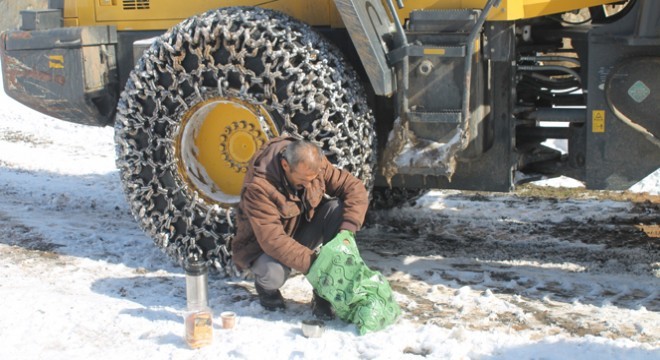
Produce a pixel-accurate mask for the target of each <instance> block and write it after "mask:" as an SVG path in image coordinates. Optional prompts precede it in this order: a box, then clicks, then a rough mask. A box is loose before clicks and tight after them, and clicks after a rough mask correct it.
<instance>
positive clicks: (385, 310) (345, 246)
mask: <svg viewBox="0 0 660 360" xmlns="http://www.w3.org/2000/svg"><path fill="white" fill-rule="evenodd" d="M306 276H307V280H309V282H310V283H311V284H312V286H313V287H314V290H316V292H317V293H318V294H319V296H321V297H322V298H324V299H326V300H328V301H329V302H330V303H331V304H332V306H333V307H334V308H335V312H336V314H337V316H338V317H339V318H340V319H342V320H344V321H347V322H351V323H354V324H356V325H357V327H358V331H359V333H360V335H364V334H365V333H367V332H369V331H378V330H381V329H384V328H385V327H387V326H388V325H390V324H392V323H394V321H396V319H397V318H398V317H399V315H400V314H401V309H399V304H397V302H396V301H394V298H393V297H392V289H391V288H390V284H389V283H388V282H387V280H386V279H385V278H384V277H383V275H382V274H381V273H379V272H378V271H374V270H370V269H369V268H368V267H367V265H365V264H364V261H363V260H362V258H361V257H360V252H359V251H358V248H357V246H356V245H355V239H354V238H353V234H352V233H351V232H350V231H346V230H345V231H341V232H340V233H339V234H337V236H335V238H334V239H332V240H331V241H330V242H328V243H327V244H325V245H323V247H322V248H321V251H320V253H319V254H318V256H317V258H316V260H315V261H314V263H313V264H312V266H311V267H310V269H309V272H308V273H307V275H306Z"/></svg>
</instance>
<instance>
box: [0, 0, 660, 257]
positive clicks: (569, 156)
mask: <svg viewBox="0 0 660 360" xmlns="http://www.w3.org/2000/svg"><path fill="white" fill-rule="evenodd" d="M20 15H21V18H22V24H21V28H20V29H17V30H12V31H7V32H5V33H3V34H2V37H1V43H0V50H1V52H2V71H3V79H4V87H5V91H6V93H7V94H8V95H9V96H11V97H13V98H14V99H16V100H18V101H20V102H22V103H23V104H25V105H26V106H28V107H30V108H33V109H36V110H38V111H40V112H42V113H44V114H48V115H51V116H53V117H55V118H58V119H62V120H66V121H71V122H75V123H79V124H88V125H95V126H114V128H115V140H116V148H117V166H118V168H119V170H120V174H121V180H122V182H123V186H124V189H125V192H126V194H127V198H128V201H129V203H130V206H131V209H132V211H133V213H134V215H135V217H136V218H137V220H138V221H139V223H140V224H141V226H142V228H143V229H144V230H145V231H146V232H147V233H149V234H150V236H151V237H152V238H153V239H154V241H155V243H156V244H157V245H158V246H160V247H162V248H163V249H165V250H166V251H167V252H168V253H169V254H170V255H171V256H172V257H173V258H174V259H177V260H178V261H182V260H183V259H185V258H187V257H190V256H195V255H204V256H205V257H206V259H208V260H209V261H212V262H213V263H214V264H216V265H217V266H218V267H222V266H224V265H226V264H227V262H228V260H229V258H230V256H231V249H230V248H229V247H228V239H230V238H231V234H232V226H231V224H232V222H231V218H232V209H233V206H234V205H235V204H236V202H237V201H238V199H239V193H240V188H241V184H242V179H243V174H244V173H245V171H246V167H247V164H248V162H249V160H250V158H251V156H252V155H253V154H254V152H255V151H256V150H257V149H258V148H259V147H260V146H261V145H262V144H264V143H265V142H266V141H268V139H269V138H272V137H274V136H277V135H279V134H282V133H285V132H286V133H290V134H295V135H298V136H301V137H303V138H306V139H309V140H312V141H315V142H317V143H318V144H320V145H321V146H322V147H323V149H324V151H325V152H326V154H327V156H328V158H329V159H330V160H331V161H332V162H333V163H335V164H336V165H337V166H339V167H341V168H344V169H347V170H349V171H351V172H352V173H353V174H355V175H356V176H357V177H359V178H360V179H362V180H363V181H364V183H365V185H366V186H367V187H368V189H369V190H370V191H371V194H372V199H373V200H372V201H373V203H374V205H379V206H393V205H397V204H400V203H401V202H404V201H407V200H409V199H411V198H413V197H414V196H416V195H418V194H419V193H420V192H421V191H424V190H425V189H429V188H454V189H466V190H487V191H509V190H510V189H512V188H513V186H515V184H516V182H517V179H518V178H517V177H516V176H515V175H516V174H527V175H529V176H531V175H534V174H543V175H545V176H558V175H567V176H570V177H573V178H576V179H579V180H582V181H584V182H585V183H586V185H587V187H589V188H594V189H624V188H627V187H629V186H630V185H632V184H634V183H635V182H637V181H639V180H640V179H642V178H643V177H644V176H646V175H647V174H649V173H651V172H652V171H654V170H656V169H658V168H659V167H660V120H659V116H658V113H659V111H658V110H659V109H658V108H659V105H658V104H660V95H659V94H660V78H659V77H660V75H659V74H660V72H659V71H658V69H659V66H658V64H659V63H660V25H659V24H660V21H659V19H660V2H658V1H650V0H629V1H611V0H610V1H608V0H447V1H437V0H416V1H415V0H407V1H401V0H398V1H396V2H395V1H393V0H334V1H331V0H314V1H311V0H271V1H263V0H261V1H249V0H242V1H241V0H207V1H197V0H196V1H178V0H59V1H58V0H51V1H50V2H49V9H46V10H26V11H22V12H21V14H20ZM552 139H559V140H562V141H565V142H566V143H567V145H568V146H567V151H565V152H564V151H559V150H556V149H554V148H551V147H549V146H547V144H548V143H547V141H548V140H552Z"/></svg>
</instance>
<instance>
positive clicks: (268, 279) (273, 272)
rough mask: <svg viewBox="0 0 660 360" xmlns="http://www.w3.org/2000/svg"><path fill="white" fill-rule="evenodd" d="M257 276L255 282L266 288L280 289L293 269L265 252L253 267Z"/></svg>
mask: <svg viewBox="0 0 660 360" xmlns="http://www.w3.org/2000/svg"><path fill="white" fill-rule="evenodd" d="M251 270H252V272H253V273H254V276H255V282H256V283H258V284H259V285H260V286H261V287H262V288H264V289H266V290H275V289H279V288H281V287H282V285H284V283H285V282H286V280H287V279H288V278H289V274H290V273H291V270H290V269H289V268H288V267H286V266H284V265H282V264H281V263H280V262H279V261H277V260H275V259H273V258H272V257H270V256H268V255H266V254H263V255H261V256H260V257H259V258H258V259H257V261H255V263H254V265H252V268H251Z"/></svg>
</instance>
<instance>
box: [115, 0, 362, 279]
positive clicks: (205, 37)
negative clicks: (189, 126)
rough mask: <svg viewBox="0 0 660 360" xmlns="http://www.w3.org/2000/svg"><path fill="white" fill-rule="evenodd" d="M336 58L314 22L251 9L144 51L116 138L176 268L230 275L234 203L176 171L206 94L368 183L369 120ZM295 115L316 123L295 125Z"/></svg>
mask: <svg viewBox="0 0 660 360" xmlns="http://www.w3.org/2000/svg"><path fill="white" fill-rule="evenodd" d="M257 59H258V66H254V63H255V61H256V60H257ZM341 59H342V57H341V55H339V53H338V51H337V50H336V49H334V48H333V47H332V46H330V45H329V44H328V43H327V41H325V40H324V39H322V38H321V37H319V36H318V35H317V34H316V33H314V32H313V30H312V29H311V28H309V27H307V26H306V25H304V24H301V23H300V22H298V21H296V20H293V19H291V18H289V17H287V16H285V15H283V14H280V13H277V12H273V11H268V10H264V9H257V8H226V9H220V10H215V11H210V12H208V13H206V14H204V15H202V16H199V17H192V18H190V19H188V20H186V21H184V22H183V23H181V24H179V25H178V26H176V27H174V28H172V29H171V30H170V31H168V32H167V33H166V34H164V35H163V36H162V37H160V38H159V39H158V40H157V41H156V42H155V43H154V44H153V45H152V46H151V48H150V49H149V50H148V51H146V52H145V54H144V55H143V57H142V58H141V60H140V61H139V62H138V64H137V66H136V68H135V69H134V71H133V72H131V74H130V78H129V80H128V82H127V86H126V89H125V91H124V92H123V93H122V97H121V100H120V103H119V108H118V115H117V120H116V123H115V141H116V146H117V167H118V168H119V169H120V171H121V178H122V183H123V186H124V188H125V191H126V193H127V197H128V201H129V203H130V205H131V208H132V210H133V213H134V215H135V217H136V218H137V219H138V221H139V222H140V224H141V226H142V227H143V228H144V229H145V231H147V233H148V234H149V235H150V236H151V237H152V238H153V240H154V242H155V244H156V245H157V246H159V247H160V248H162V249H164V250H165V251H166V253H168V255H170V256H171V257H173V258H174V259H175V260H176V261H177V262H178V263H179V264H182V263H183V260H184V259H185V258H187V257H191V256H206V258H207V259H208V260H209V262H210V263H211V264H213V265H214V266H215V267H216V268H218V269H223V268H224V270H225V271H227V272H229V273H230V274H231V273H233V271H230V270H231V269H229V268H230V267H231V261H230V258H231V249H230V248H229V244H230V240H231V237H232V234H233V226H232V221H231V217H232V216H233V211H232V209H231V208H226V207H223V206H220V205H218V204H214V203H211V202H210V201H208V200H206V199H205V198H204V197H203V196H200V195H199V194H198V192H197V191H195V190H194V189H191V188H190V187H189V186H188V185H187V184H186V182H185V181H183V179H182V178H181V174H180V172H181V171H180V170H179V168H178V160H177V151H178V150H177V149H176V147H175V139H176V138H177V136H179V134H180V131H182V128H181V118H182V117H183V115H184V114H185V113H186V112H187V111H188V110H189V109H190V108H191V107H193V106H194V105H195V104H198V103H200V102H202V101H205V100H207V99H211V98H215V97H222V98H227V99H232V98H234V99H240V100H241V101H245V102H248V103H250V104H254V105H261V106H263V107H264V108H266V109H268V110H269V112H271V113H274V114H278V115H279V116H280V117H281V118H282V121H281V122H282V124H281V127H282V128H281V129H280V130H281V132H288V133H291V134H297V135H300V136H302V137H304V138H306V139H310V140H314V141H316V142H317V143H319V144H320V145H322V147H323V149H324V151H325V152H326V155H327V156H328V158H329V159H330V161H331V162H333V163H335V164H336V165H338V166H339V167H340V168H344V169H347V170H349V171H351V172H352V173H353V174H355V175H356V176H357V177H358V178H360V179H362V180H363V181H364V182H365V184H366V185H367V188H368V189H370V188H371V184H372V182H373V175H372V170H373V169H372V167H373V163H374V153H373V146H374V143H375V139H374V136H375V135H374V131H373V116H372V115H371V112H370V111H369V109H368V106H367V104H366V101H365V96H364V94H363V93H362V89H361V87H360V85H359V81H358V80H357V79H356V75H355V73H354V71H353V70H352V69H349V68H347V67H346V65H345V64H344V63H343V61H342V60H341ZM257 71H258V72H257ZM211 79H212V80H211ZM282 84H286V93H285V96H282V94H283V93H282V90H281V86H282ZM356 84H357V85H356ZM255 89H258V90H255ZM301 114H302V115H311V116H314V118H315V119H316V120H313V121H312V122H311V124H310V123H309V122H307V123H298V124H297V123H296V117H297V116H300V115H301ZM262 127H264V129H263V130H264V132H265V133H266V134H268V136H272V134H270V133H269V132H267V131H266V130H267V127H266V126H265V125H263V124H262ZM182 229H183V230H182ZM209 241H212V242H213V244H215V247H214V248H212V249H210V250H208V251H204V250H203V249H202V248H201V247H200V244H201V243H202V242H207V243H208V242H209Z"/></svg>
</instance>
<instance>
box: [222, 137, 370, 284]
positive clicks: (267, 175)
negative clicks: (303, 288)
mask: <svg viewBox="0 0 660 360" xmlns="http://www.w3.org/2000/svg"><path fill="white" fill-rule="evenodd" d="M292 140H293V138H290V137H278V138H275V139H273V140H271V141H270V142H269V143H268V144H266V145H265V146H264V147H263V148H261V149H260V150H259V151H258V152H257V153H256V154H255V156H254V157H253V159H252V162H251V164H250V167H249V168H248V171H247V174H246V175H245V180H244V182H243V189H242V190H241V201H240V203H239V206H238V211H237V217H236V226H237V232H236V236H235V237H234V239H233V240H232V245H231V247H232V252H233V259H234V262H235V263H236V265H238V267H239V268H244V269H245V268H249V267H250V266H251V264H252V262H254V261H255V260H256V259H257V258H258V257H259V256H260V255H261V254H263V253H266V254H268V255H270V256H272V257H273V258H274V259H277V260H278V261H279V262H281V263H282V264H284V265H286V266H288V267H290V268H293V269H296V270H298V271H300V272H302V273H307V271H308V270H309V267H310V266H311V262H312V255H313V254H314V252H313V250H311V249H309V248H307V247H306V246H304V245H302V244H300V243H298V242H297V241H296V240H294V239H293V238H292V237H291V236H292V235H293V234H294V232H295V231H296V229H297V227H298V224H299V223H300V219H301V216H305V217H306V218H307V219H311V218H312V217H313V216H314V211H315V209H316V208H317V207H318V206H319V204H320V203H321V200H322V199H323V195H324V194H328V195H329V196H331V197H337V198H339V199H341V200H342V201H343V204H344V212H343V222H342V224H341V225H340V229H341V230H350V231H353V232H355V231H357V230H359V229H360V227H361V226H362V223H363V221H364V216H365V214H366V212H367V207H368V205H369V200H368V194H367V190H366V189H365V187H364V184H362V182H361V181H360V180H359V179H357V178H356V177H354V176H353V175H351V174H350V173H349V172H347V171H344V170H340V169H338V168H336V167H334V166H333V165H332V164H331V163H330V162H329V161H328V160H327V159H326V158H325V157H323V164H322V165H321V171H320V172H319V175H318V176H317V177H316V178H315V179H314V180H312V181H311V182H310V184H309V185H307V187H306V188H305V191H304V193H303V195H302V197H303V198H302V199H301V198H300V197H298V195H296V192H295V191H293V190H292V189H291V188H290V187H289V186H288V183H287V181H286V176H285V175H284V169H283V168H282V165H281V161H280V159H281V158H282V153H283V151H284V150H285V148H286V146H287V145H288V144H289V143H290V142H291V141H292ZM303 203H304V205H303Z"/></svg>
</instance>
